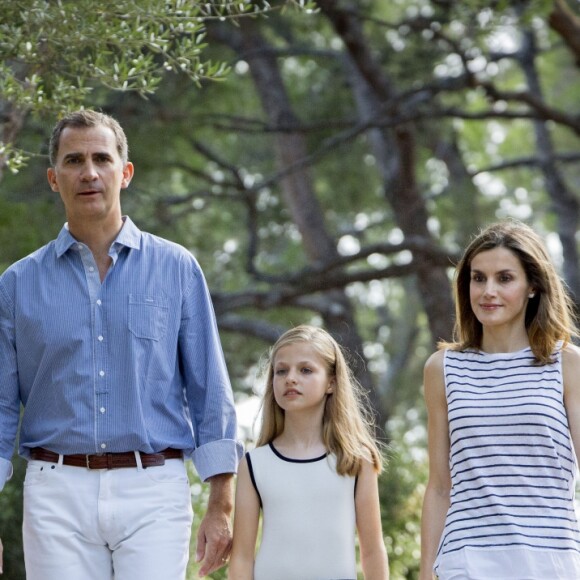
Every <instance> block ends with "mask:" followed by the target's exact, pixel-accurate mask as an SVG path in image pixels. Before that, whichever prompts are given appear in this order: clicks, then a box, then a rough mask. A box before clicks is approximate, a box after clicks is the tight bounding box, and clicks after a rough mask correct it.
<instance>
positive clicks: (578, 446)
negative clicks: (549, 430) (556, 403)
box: [562, 345, 580, 461]
mask: <svg viewBox="0 0 580 580" xmlns="http://www.w3.org/2000/svg"><path fill="white" fill-rule="evenodd" d="M562 378H563V381H564V406H565V407H566V415H567V416H568V427H569V429H570V435H571V437H572V443H573V445H574V450H575V452H576V461H578V454H579V453H580V350H579V349H578V347H576V346H573V345H568V346H567V347H566V348H565V349H564V350H563V352H562Z"/></svg>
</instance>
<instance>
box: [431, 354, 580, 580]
mask: <svg viewBox="0 0 580 580" xmlns="http://www.w3.org/2000/svg"><path fill="white" fill-rule="evenodd" d="M445 389H446V396H447V405H448V416H449V435H450V445H451V447H450V456H449V461H450V469H451V482H452V487H451V505H450V507H449V511H448V513H447V518H446V521H445V528H444V530H443V534H442V538H441V543H440V546H439V552H438V555H437V559H436V561H435V565H434V570H435V572H436V574H437V575H438V576H439V577H440V578H441V579H451V578H468V579H470V580H548V579H549V580H575V579H580V531H579V527H578V521H577V519H576V514H575V509H574V485H575V475H576V460H575V455H574V450H573V447H572V441H571V438H570V432H569V429H568V420H567V417H566V412H565V408H564V400H563V396H564V395H563V381H562V364H561V353H560V352H559V351H558V352H557V353H555V355H554V362H553V363H550V364H546V365H538V364H536V362H535V358H534V356H533V353H532V351H531V349H530V348H526V349H524V350H521V351H518V352H514V353H503V354H487V353H482V352H480V351H463V352H459V351H446V353H445Z"/></svg>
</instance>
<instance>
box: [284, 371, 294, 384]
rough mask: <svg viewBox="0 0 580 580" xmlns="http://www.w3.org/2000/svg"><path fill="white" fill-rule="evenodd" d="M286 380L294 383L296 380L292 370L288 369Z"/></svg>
mask: <svg viewBox="0 0 580 580" xmlns="http://www.w3.org/2000/svg"><path fill="white" fill-rule="evenodd" d="M286 382H287V383H295V382H296V375H295V373H294V372H293V371H288V374H287V375H286Z"/></svg>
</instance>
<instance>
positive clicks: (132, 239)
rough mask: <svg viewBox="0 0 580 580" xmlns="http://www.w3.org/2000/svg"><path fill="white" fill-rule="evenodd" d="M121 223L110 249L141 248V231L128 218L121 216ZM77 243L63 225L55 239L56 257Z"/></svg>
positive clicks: (66, 224)
mask: <svg viewBox="0 0 580 580" xmlns="http://www.w3.org/2000/svg"><path fill="white" fill-rule="evenodd" d="M123 222H124V223H123V227H122V228H121V231H120V232H119V233H118V234H117V237H116V238H115V240H114V242H113V243H112V244H111V247H112V248H113V247H114V248H117V249H119V248H120V247H127V248H133V249H135V250H138V249H139V248H140V247H141V230H140V229H139V228H138V227H137V226H136V225H135V224H134V223H133V221H132V220H131V218H130V217H129V216H123ZM77 243H78V240H75V238H74V237H73V235H72V234H71V233H70V231H69V229H68V222H67V223H65V224H64V226H63V227H62V229H61V230H60V233H59V234H58V237H57V238H56V243H55V247H56V257H57V258H60V257H61V256H62V255H63V254H65V253H66V252H67V251H68V250H69V249H70V248H71V246H73V245H74V244H77Z"/></svg>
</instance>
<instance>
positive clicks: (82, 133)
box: [47, 126, 133, 225]
mask: <svg viewBox="0 0 580 580" xmlns="http://www.w3.org/2000/svg"><path fill="white" fill-rule="evenodd" d="M47 176H48V182H49V184H50V187H51V188H52V190H53V191H56V192H58V193H59V194H60V197H61V198H62V201H63V203H64V207H65V210H66V215H67V219H68V221H69V224H70V223H72V224H73V225H74V224H79V225H80V223H81V220H82V221H83V222H85V223H86V222H87V221H97V222H111V223H113V222H114V221H118V220H120V219H121V201H120V197H121V189H124V188H126V187H127V186H128V185H129V183H130V181H131V178H132V177H133V164H132V163H130V162H128V163H126V164H125V165H124V164H123V161H122V160H121V157H120V155H119V152H118V151H117V144H116V140H115V135H114V133H113V131H112V130H111V129H109V128H108V127H104V126H97V127H86V128H85V127H83V128H76V127H75V128H73V127H67V128H66V129H64V131H63V132H62V134H61V137H60V143H59V148H58V156H57V159H56V164H55V166H54V167H51V168H49V169H48V172H47Z"/></svg>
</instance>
